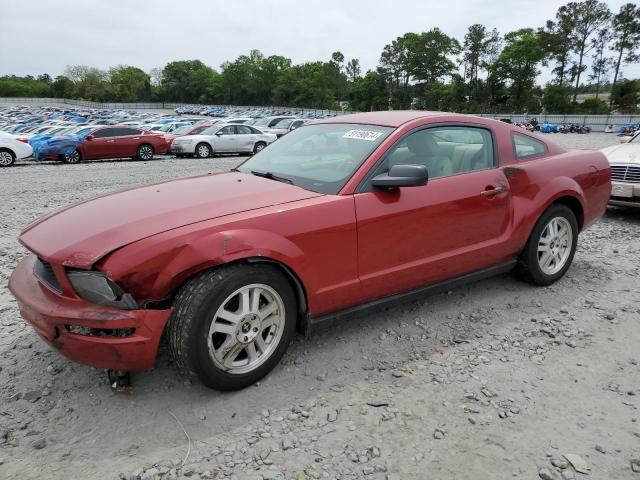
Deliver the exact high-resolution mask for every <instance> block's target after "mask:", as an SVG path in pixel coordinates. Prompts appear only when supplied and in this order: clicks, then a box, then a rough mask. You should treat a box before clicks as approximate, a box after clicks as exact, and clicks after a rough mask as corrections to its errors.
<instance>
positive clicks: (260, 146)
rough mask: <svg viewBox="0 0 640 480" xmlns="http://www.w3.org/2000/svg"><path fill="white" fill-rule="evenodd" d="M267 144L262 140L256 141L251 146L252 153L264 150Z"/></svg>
mask: <svg viewBox="0 0 640 480" xmlns="http://www.w3.org/2000/svg"><path fill="white" fill-rule="evenodd" d="M266 146H267V144H266V143H264V142H258V143H256V144H255V145H254V146H253V153H254V154H255V153H258V152H261V151H262V150H264V149H265V148H266Z"/></svg>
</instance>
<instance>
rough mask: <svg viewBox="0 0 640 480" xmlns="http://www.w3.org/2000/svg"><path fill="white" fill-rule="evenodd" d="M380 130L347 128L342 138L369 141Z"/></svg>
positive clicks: (378, 133)
mask: <svg viewBox="0 0 640 480" xmlns="http://www.w3.org/2000/svg"><path fill="white" fill-rule="evenodd" d="M380 135H382V132H374V131H372V130H349V131H348V132H347V133H345V134H344V135H343V136H342V138H353V139H355V140H367V141H369V142H373V141H375V140H376V139H377V138H378V137H379V136H380Z"/></svg>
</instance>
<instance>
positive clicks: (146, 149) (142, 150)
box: [136, 143, 154, 160]
mask: <svg viewBox="0 0 640 480" xmlns="http://www.w3.org/2000/svg"><path fill="white" fill-rule="evenodd" d="M153 153H154V152H153V147H152V146H151V145H147V144H146V143H145V144H143V145H140V146H139V147H138V150H137V152H136V158H138V159H140V160H153Z"/></svg>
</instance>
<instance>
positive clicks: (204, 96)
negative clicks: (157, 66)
mask: <svg viewBox="0 0 640 480" xmlns="http://www.w3.org/2000/svg"><path fill="white" fill-rule="evenodd" d="M218 77H219V74H218V73H217V72H216V71H215V70H213V69H212V68H211V67H208V66H207V65H205V64H204V63H202V62H201V61H200V60H180V61H176V62H170V63H167V65H165V67H164V68H163V70H162V83H161V89H162V92H163V97H164V98H165V99H166V100H168V101H172V102H199V103H207V102H209V101H211V100H212V99H213V98H214V97H215V93H216V87H217V84H218V80H219V79H218Z"/></svg>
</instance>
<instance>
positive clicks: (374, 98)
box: [349, 70, 388, 111]
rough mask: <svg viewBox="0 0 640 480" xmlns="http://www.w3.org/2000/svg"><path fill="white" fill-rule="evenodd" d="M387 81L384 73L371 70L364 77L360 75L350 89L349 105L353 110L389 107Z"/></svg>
mask: <svg viewBox="0 0 640 480" xmlns="http://www.w3.org/2000/svg"><path fill="white" fill-rule="evenodd" d="M387 91H388V90H387V82H386V79H385V76H384V74H383V73H381V72H379V71H371V70H369V71H368V72H367V73H366V74H365V75H364V77H358V78H356V79H355V81H354V82H353V83H352V85H351V87H350V91H349V105H350V107H351V109H352V110H360V111H373V110H385V109H386V108H387V102H388V94H387Z"/></svg>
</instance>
